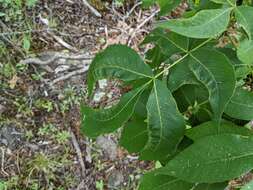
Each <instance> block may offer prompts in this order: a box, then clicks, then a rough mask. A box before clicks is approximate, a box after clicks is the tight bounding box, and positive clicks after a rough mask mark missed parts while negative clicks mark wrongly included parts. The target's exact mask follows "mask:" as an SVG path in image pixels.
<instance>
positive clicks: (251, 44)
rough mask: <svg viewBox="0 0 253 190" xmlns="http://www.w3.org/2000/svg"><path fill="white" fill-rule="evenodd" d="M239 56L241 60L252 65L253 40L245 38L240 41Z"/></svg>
mask: <svg viewBox="0 0 253 190" xmlns="http://www.w3.org/2000/svg"><path fill="white" fill-rule="evenodd" d="M237 56H238V58H239V59H240V60H241V62H243V63H245V64H247V65H252V64H253V40H252V41H251V40H244V41H242V42H241V43H240V46H239V47H238V49H237Z"/></svg>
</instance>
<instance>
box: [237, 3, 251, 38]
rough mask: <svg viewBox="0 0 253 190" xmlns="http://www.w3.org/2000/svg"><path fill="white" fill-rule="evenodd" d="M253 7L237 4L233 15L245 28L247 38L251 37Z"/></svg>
mask: <svg viewBox="0 0 253 190" xmlns="http://www.w3.org/2000/svg"><path fill="white" fill-rule="evenodd" d="M252 12H253V7H249V6H239V7H236V9H235V17H236V20H237V22H238V23H239V25H240V26H241V27H242V28H243V29H244V30H245V32H246V33H247V35H248V37H249V39H251V38H252V37H253V22H252V20H253V14H252Z"/></svg>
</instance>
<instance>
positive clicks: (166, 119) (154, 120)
mask: <svg viewBox="0 0 253 190" xmlns="http://www.w3.org/2000/svg"><path fill="white" fill-rule="evenodd" d="M147 111H148V135H149V139H148V142H147V144H146V146H145V147H144V149H143V151H141V155H140V159H144V160H161V159H165V158H166V157H168V156H169V154H172V153H174V152H175V150H176V147H177V145H178V144H179V142H180V141H181V139H182V137H183V135H184V130H185V123H184V118H183V116H182V115H181V114H180V113H179V111H178V108H177V105H176V102H175V100H174V98H173V96H172V94H171V93H170V91H169V90H168V88H167V87H166V84H164V83H163V82H162V81H160V80H154V82H153V90H152V92H151V94H150V97H149V99H148V102H147Z"/></svg>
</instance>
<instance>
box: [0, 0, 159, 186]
mask: <svg viewBox="0 0 253 190" xmlns="http://www.w3.org/2000/svg"><path fill="white" fill-rule="evenodd" d="M1 2H3V4H0V189H1V190H2V189H11V190H37V189H45V190H50V189H52V190H67V189H77V190H82V189H89V190H93V189H98V190H103V189H122V190H123V189H126V190H130V189H135V188H136V186H137V185H138V180H139V178H140V177H141V174H142V173H143V171H144V170H147V169H150V168H152V167H153V166H154V163H149V162H143V161H138V158H137V157H136V156H135V155H128V153H127V152H126V151H125V150H123V149H121V148H120V147H119V146H118V145H117V139H118V134H114V135H106V136H101V137H99V138H97V139H96V140H91V139H88V138H86V137H85V136H84V135H83V134H82V133H81V132H80V113H79V107H80V104H82V103H83V102H85V100H86V85H85V78H86V71H87V69H88V66H89V63H90V62H91V59H92V57H93V56H94V54H95V53H96V52H98V51H99V50H102V49H104V48H105V47H107V46H108V45H110V44H115V43H121V44H128V45H129V46H131V47H132V48H134V49H136V50H139V47H138V44H139V42H140V41H141V40H142V39H143V36H144V35H145V34H146V33H147V32H148V31H149V30H150V29H151V27H152V26H151V23H152V21H153V20H154V17H155V15H156V13H157V11H156V8H153V9H151V10H146V11H143V10H141V9H140V3H138V2H135V3H128V4H125V5H124V6H123V5H122V4H120V2H114V3H104V2H102V3H101V2H96V1H92V3H93V4H92V6H93V7H94V8H96V9H97V10H98V12H99V13H100V14H101V17H98V16H99V15H97V16H96V15H95V14H94V12H92V11H91V10H90V9H88V8H87V6H86V5H85V4H84V2H83V1H82V0H65V1H63V0H46V1H42V0H41V1H37V3H36V4H35V5H32V6H30V5H24V4H22V5H18V4H15V3H13V1H12V3H8V2H11V1H1ZM27 2H28V3H32V1H27ZM114 86H115V84H114V83H112V82H107V81H104V82H102V83H101V84H99V90H100V97H96V99H95V100H93V102H92V103H93V104H94V106H97V107H99V106H100V105H101V104H103V102H105V101H109V100H108V99H112V98H114V97H111V98H108V91H111V90H113V89H114V90H116V91H117V89H116V88H114ZM116 94H117V92H116Z"/></svg>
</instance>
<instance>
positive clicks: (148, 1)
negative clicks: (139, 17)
mask: <svg viewBox="0 0 253 190" xmlns="http://www.w3.org/2000/svg"><path fill="white" fill-rule="evenodd" d="M155 2H156V0H142V7H144V8H148V7H150V6H152V5H154V4H155Z"/></svg>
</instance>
